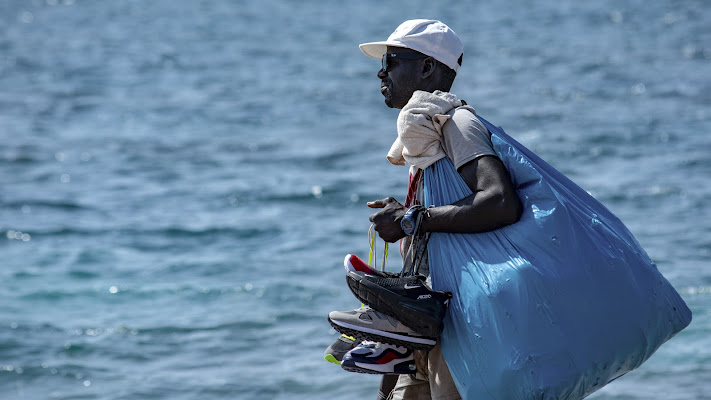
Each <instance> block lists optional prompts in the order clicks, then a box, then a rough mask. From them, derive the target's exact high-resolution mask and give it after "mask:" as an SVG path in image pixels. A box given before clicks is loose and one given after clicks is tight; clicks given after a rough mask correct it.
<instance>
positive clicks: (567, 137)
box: [0, 0, 711, 400]
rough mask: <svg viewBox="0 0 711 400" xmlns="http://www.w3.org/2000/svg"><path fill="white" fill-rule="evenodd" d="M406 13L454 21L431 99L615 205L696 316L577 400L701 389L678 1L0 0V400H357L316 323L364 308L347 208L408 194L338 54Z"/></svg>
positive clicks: (706, 95) (693, 179)
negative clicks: (449, 50)
mask: <svg viewBox="0 0 711 400" xmlns="http://www.w3.org/2000/svg"><path fill="white" fill-rule="evenodd" d="M411 18H435V19H441V20H442V21H444V22H446V23H447V24H449V25H450V26H451V27H452V28H453V29H454V30H455V31H456V32H458V33H459V35H460V36H461V38H462V41H463V42H464V44H465V56H464V63H463V67H462V69H461V72H460V74H459V77H458V78H457V81H456V83H455V86H454V88H453V92H455V93H456V94H458V95H459V96H460V97H461V98H464V99H466V100H467V101H468V102H469V104H471V105H473V106H474V107H475V108H476V109H477V111H478V112H479V113H480V114H481V115H483V116H485V117H486V118H487V119H488V120H490V121H492V122H493V123H495V124H497V125H501V126H503V127H504V129H505V130H506V131H507V132H508V133H509V134H510V135H511V136H513V137H514V138H516V139H518V140H519V141H521V142H522V143H523V144H524V145H526V146H528V147H529V148H531V149H532V150H534V151H535V152H536V153H538V154H539V155H540V156H541V157H543V158H544V159H545V160H547V161H548V162H549V163H551V164H552V165H553V166H555V167H556V168H558V169H560V170H561V171H562V172H564V173H565V174H566V175H568V176H569V177H570V178H572V179H573V180H574V181H575V182H577V183H578V184H580V185H581V186H582V187H583V188H585V189H586V190H588V191H589V192H590V193H592V194H593V195H594V196H595V197H596V198H598V199H599V200H600V201H602V202H603V203H604V204H605V205H606V206H607V207H609V208H610V209H611V210H612V211H613V212H615V213H616V214H617V215H618V216H619V217H620V218H621V219H622V220H623V221H624V222H625V223H626V224H627V225H628V227H629V228H630V229H631V231H632V232H633V233H634V234H635V235H636V237H637V238H638V240H639V241H640V243H641V244H642V245H643V246H644V247H645V248H646V250H647V252H648V253H649V255H650V256H651V257H652V259H653V260H654V261H655V262H656V263H657V264H658V266H659V269H660V270H661V271H662V273H663V274H664V275H665V276H666V277H667V278H668V279H669V280H670V282H671V283H672V284H673V285H674V286H675V287H676V288H677V289H678V290H679V292H680V293H681V295H682V297H683V298H684V299H685V300H686V302H687V303H688V305H689V307H690V308H691V309H692V311H693V313H694V320H693V322H692V324H691V325H690V326H689V327H688V328H687V329H686V330H684V331H683V332H681V333H680V334H679V335H677V336H676V337H674V338H673V339H672V340H670V341H669V342H668V343H666V344H665V345H664V346H662V347H661V348H660V350H659V351H658V352H657V353H656V354H655V355H654V356H652V357H651V359H650V360H649V361H647V362H646V363H645V364H644V365H642V367H641V368H639V369H638V370H636V371H634V372H631V373H629V374H628V375H626V376H624V377H622V378H620V379H618V380H617V381H615V382H613V383H611V384H610V385H608V386H606V387H605V388H603V389H602V390H600V391H599V392H597V393H596V394H594V395H593V396H591V397H590V398H592V399H597V400H602V399H664V400H670V399H702V398H711V314H710V313H711V272H709V268H708V267H709V258H710V257H711V206H709V198H711V10H710V9H709V7H708V4H707V3H706V2H704V1H700V0H699V1H692V0H679V1H671V0H664V1H655V2H648V1H641V0H633V1H626V2H617V1H599V2H559V1H552V0H542V1H535V2H530V1H502V2H466V1H437V2H433V1H425V0H416V1H415V0H409V1H388V2H383V1H373V0H364V1H351V2H335V1H334V2H325V1H322V2H320V1H286V0H282V1H278V0H261V1H247V0H244V1H228V0H215V1H192V2H176V1H167V0H156V1H140V0H124V1H111V2H109V1H88V0H28V1H21V0H4V1H2V2H0V282H1V283H0V398H2V399H11V400H14V399H171V400H176V399H178V400H179V399H330V398H341V399H361V398H372V399H374V398H375V393H376V391H377V385H378V382H379V379H378V377H376V376H371V375H361V374H354V373H348V372H345V371H343V370H341V368H339V367H337V366H335V365H333V364H329V363H327V362H325V361H324V360H323V358H322V357H323V351H324V349H325V348H326V347H327V346H328V345H329V344H330V343H332V342H333V341H334V340H335V339H336V338H337V336H338V335H337V334H336V332H335V331H333V330H332V329H331V328H330V326H329V324H328V322H327V320H326V315H327V313H328V312H329V311H332V310H347V309H352V308H355V307H357V306H358V305H359V303H358V301H357V300H356V299H355V298H354V297H353V296H352V294H351V293H350V292H349V290H348V289H347V287H346V285H345V278H344V271H343V268H342V262H343V257H344V256H345V255H346V254H347V253H355V254H358V255H360V256H361V257H366V256H367V252H368V239H367V230H368V227H369V222H368V216H369V214H370V212H371V210H369V209H368V208H367V207H366V206H365V203H366V201H369V200H373V199H377V198H381V197H386V196H394V197H396V198H398V199H399V200H400V201H403V200H404V196H405V190H406V181H407V169H406V168H404V167H395V166H392V165H390V164H389V163H388V162H387V161H386V159H385V154H386V152H387V150H388V149H389V146H390V144H391V142H392V140H393V139H394V138H395V119H396V117H397V110H391V109H388V108H387V107H386V106H385V105H384V104H383V100H382V96H381V95H380V93H379V87H380V83H379V80H378V79H377V77H376V73H377V71H378V69H379V66H380V63H379V61H378V60H373V59H369V58H367V57H365V56H364V55H363V54H361V53H360V51H359V50H358V47H357V45H358V43H361V42H366V41H374V40H383V39H385V38H386V37H387V36H388V35H389V34H390V33H391V32H392V31H393V30H394V28H395V27H396V26H397V25H398V24H399V23H400V22H402V21H404V20H406V19H411ZM378 246H379V256H380V254H381V253H382V242H380V243H378ZM396 247H397V246H393V247H392V248H391V249H395V248H396ZM399 262H400V261H399V257H398V255H397V251H396V250H392V251H391V254H390V258H389V264H388V268H391V269H393V270H397V269H398V268H399V265H398V263H399ZM591 301H593V299H591Z"/></svg>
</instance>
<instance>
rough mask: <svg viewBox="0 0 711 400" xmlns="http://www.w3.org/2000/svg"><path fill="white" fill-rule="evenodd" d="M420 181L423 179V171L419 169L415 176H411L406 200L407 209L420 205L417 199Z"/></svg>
mask: <svg viewBox="0 0 711 400" xmlns="http://www.w3.org/2000/svg"><path fill="white" fill-rule="evenodd" d="M420 179H422V170H421V169H419V168H418V169H417V172H415V175H412V174H410V182H409V183H408V185H407V197H406V198H405V207H407V208H410V207H412V206H414V205H416V204H420V202H419V201H418V199H416V197H417V187H418V186H419V185H420Z"/></svg>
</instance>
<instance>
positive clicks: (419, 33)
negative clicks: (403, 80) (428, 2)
mask: <svg viewBox="0 0 711 400" xmlns="http://www.w3.org/2000/svg"><path fill="white" fill-rule="evenodd" d="M388 46H392V47H405V48H408V49H412V50H415V51H419V52H420V53H422V54H425V55H428V56H430V57H433V58H434V59H435V60H437V61H439V62H441V63H442V64H444V65H446V66H448V67H449V68H452V69H453V70H454V71H455V72H458V71H459V67H460V65H459V60H460V57H461V56H462V54H463V53H464V46H463V45H462V41H461V40H459V36H457V34H456V33H454V31H453V30H451V29H450V28H449V27H448V26H447V25H445V24H443V23H442V22H440V21H435V20H431V19H411V20H409V21H405V22H403V23H402V24H400V26H398V27H397V29H395V32H393V33H392V34H391V35H390V37H388V40H386V41H384V42H371V43H363V44H361V45H360V46H359V47H360V50H361V51H362V52H363V53H365V55H367V56H368V57H373V58H377V59H380V58H383V55H384V54H385V53H386V52H387V48H388Z"/></svg>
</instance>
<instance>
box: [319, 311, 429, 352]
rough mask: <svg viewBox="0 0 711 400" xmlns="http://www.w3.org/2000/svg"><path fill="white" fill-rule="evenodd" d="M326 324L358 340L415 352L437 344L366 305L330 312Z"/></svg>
mask: <svg viewBox="0 0 711 400" xmlns="http://www.w3.org/2000/svg"><path fill="white" fill-rule="evenodd" d="M328 322H330V323H331V326H333V328H334V329H335V330H337V331H338V332H340V333H342V334H345V335H349V336H354V337H355V338H356V339H357V340H370V341H374V342H382V343H390V344H395V345H398V346H404V347H407V348H410V349H415V350H429V349H431V348H432V347H434V345H435V344H437V337H436V336H431V337H428V336H423V335H422V334H420V333H418V332H415V331H413V330H412V329H410V328H408V327H407V326H405V325H403V324H402V323H401V322H400V321H398V320H397V319H395V318H393V317H391V316H388V315H385V314H383V313H380V312H377V311H375V310H373V309H372V308H370V307H368V306H364V307H361V308H359V309H357V310H352V311H331V312H330V313H329V314H328Z"/></svg>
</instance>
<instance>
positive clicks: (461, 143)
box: [442, 107, 496, 169]
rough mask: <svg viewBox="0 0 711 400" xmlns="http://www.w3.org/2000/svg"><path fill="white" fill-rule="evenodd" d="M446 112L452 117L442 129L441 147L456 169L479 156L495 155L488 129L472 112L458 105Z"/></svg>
mask: <svg viewBox="0 0 711 400" xmlns="http://www.w3.org/2000/svg"><path fill="white" fill-rule="evenodd" d="M447 114H448V115H450V116H451V117H452V118H451V119H450V120H449V121H447V122H446V123H445V124H444V127H443V129H442V147H443V148H444V152H445V153H447V156H449V158H450V159H451V160H452V163H454V167H455V168H456V169H459V168H460V167H461V166H462V165H464V164H466V163H468V162H469V161H472V160H475V159H477V158H479V157H481V156H486V155H491V156H496V153H495V152H494V148H493V146H492V145H491V135H490V134H489V131H488V130H487V129H486V127H485V126H484V124H482V123H481V121H479V119H478V118H477V117H476V115H475V114H474V113H473V112H471V111H470V110H468V109H466V108H461V107H460V108H455V109H453V110H451V111H450V112H449V113H447Z"/></svg>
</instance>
